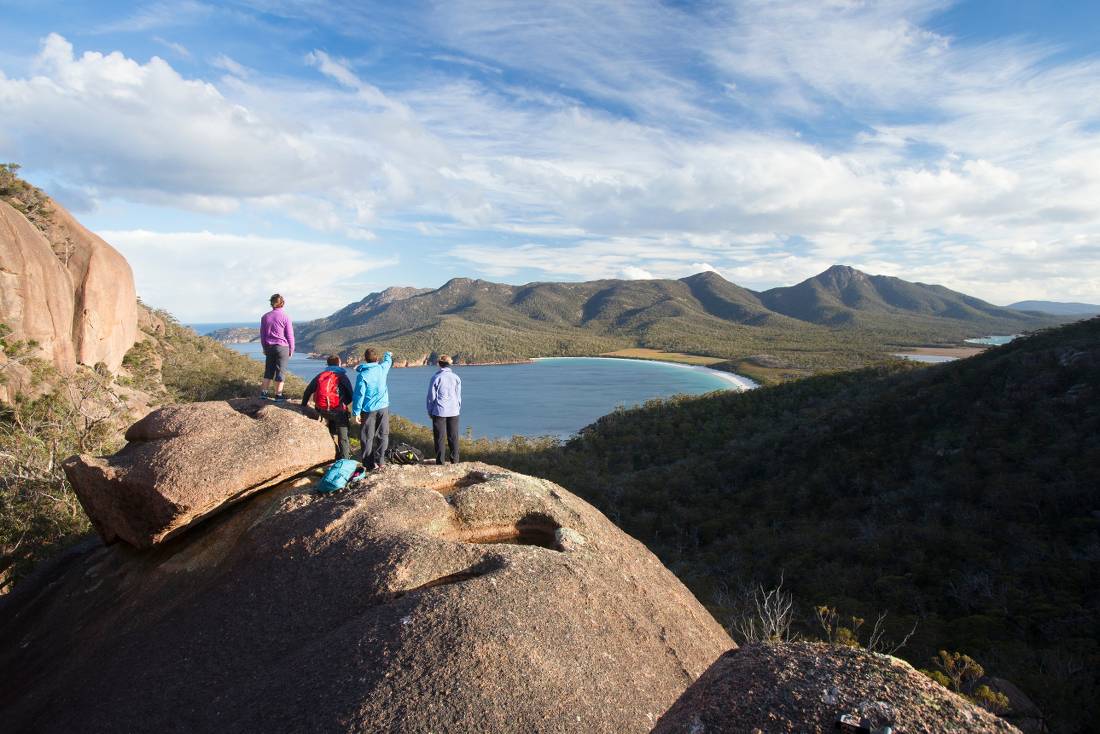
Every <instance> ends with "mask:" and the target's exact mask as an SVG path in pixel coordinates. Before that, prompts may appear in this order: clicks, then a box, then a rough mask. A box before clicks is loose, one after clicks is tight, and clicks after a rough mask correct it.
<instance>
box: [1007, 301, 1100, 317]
mask: <svg viewBox="0 0 1100 734" xmlns="http://www.w3.org/2000/svg"><path fill="white" fill-rule="evenodd" d="M1005 308H1011V309H1015V310H1017V311H1038V312H1039V313H1048V314H1053V315H1055V316H1096V315H1100V305H1097V304H1095V303H1060V302H1058V301H1019V302H1017V303H1013V304H1011V305H1009V306H1005Z"/></svg>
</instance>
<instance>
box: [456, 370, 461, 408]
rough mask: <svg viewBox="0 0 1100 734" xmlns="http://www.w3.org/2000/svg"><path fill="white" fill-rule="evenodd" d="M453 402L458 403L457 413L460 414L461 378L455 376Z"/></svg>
mask: <svg viewBox="0 0 1100 734" xmlns="http://www.w3.org/2000/svg"><path fill="white" fill-rule="evenodd" d="M455 400H457V401H458V412H459V413H461V412H462V378H461V377H459V376H458V375H455Z"/></svg>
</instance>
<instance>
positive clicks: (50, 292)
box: [0, 200, 137, 400]
mask: <svg viewBox="0 0 1100 734" xmlns="http://www.w3.org/2000/svg"><path fill="white" fill-rule="evenodd" d="M46 204H47V208H48V211H49V214H48V216H40V217H38V218H37V219H36V221H38V222H39V224H41V226H42V227H43V228H44V231H43V230H40V229H39V228H38V227H35V226H34V225H33V224H31V222H30V221H28V220H27V218H26V217H24V216H23V215H22V214H21V213H20V212H18V211H16V210H15V209H14V208H12V207H11V206H10V205H8V204H7V203H4V202H2V201H0V323H4V324H6V325H7V326H8V327H9V328H11V330H12V338H13V339H27V340H31V339H33V340H35V341H37V342H38V344H39V346H38V348H37V349H36V350H35V353H34V354H35V356H37V357H39V358H41V359H44V360H46V361H47V362H50V363H51V364H53V366H54V367H56V368H57V369H58V370H59V371H60V372H61V374H63V375H65V374H69V373H71V372H72V371H73V370H74V369H75V368H76V366H77V364H84V365H88V366H89V367H92V366H95V365H97V364H99V363H103V364H105V365H106V366H107V368H108V369H109V370H111V371H112V372H114V371H117V370H118V368H119V367H120V366H121V365H122V359H123V357H125V356H126V352H127V351H128V350H129V349H130V347H132V346H133V345H134V342H135V340H136V339H137V295H136V292H135V290H134V276H133V273H132V272H131V270H130V265H129V264H128V263H127V262H126V259H125V258H123V257H122V255H120V254H119V253H118V251H116V250H115V249H114V248H113V247H111V246H110V245H108V244H107V243H106V242H104V241H103V240H102V239H100V238H99V237H97V236H96V235H95V234H93V233H91V232H89V231H88V230H87V229H85V228H84V227H83V226H81V225H80V224H79V223H78V222H77V221H76V220H75V219H73V217H72V216H71V215H70V214H69V213H68V212H67V211H65V209H64V208H62V207H60V206H58V205H57V203H56V202H53V201H49V200H46ZM4 363H5V364H8V363H7V360H5V362H4ZM4 371H5V376H6V377H8V378H9V379H8V384H7V385H6V386H3V385H0V400H9V399H10V398H11V396H12V395H14V394H16V393H18V392H20V391H21V390H22V388H23V387H25V385H24V383H25V382H26V381H27V380H26V378H27V377H28V376H29V373H27V372H26V371H25V370H21V369H19V367H18V365H16V366H13V367H10V368H6V369H5V370H4ZM12 378H14V379H12Z"/></svg>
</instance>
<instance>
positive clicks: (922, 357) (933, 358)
mask: <svg viewBox="0 0 1100 734" xmlns="http://www.w3.org/2000/svg"><path fill="white" fill-rule="evenodd" d="M893 356H895V357H901V358H902V359H908V360H909V361H910V362H927V363H928V364H940V363H942V362H954V361H955V360H956V359H958V357H945V356H943V355H939V354H912V353H909V352H894V355H893Z"/></svg>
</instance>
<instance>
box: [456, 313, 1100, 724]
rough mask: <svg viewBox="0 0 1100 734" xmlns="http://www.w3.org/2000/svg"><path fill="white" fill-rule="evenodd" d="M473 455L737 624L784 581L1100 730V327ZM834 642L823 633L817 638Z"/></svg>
mask: <svg viewBox="0 0 1100 734" xmlns="http://www.w3.org/2000/svg"><path fill="white" fill-rule="evenodd" d="M469 455H471V456H473V455H477V456H478V458H481V459H484V460H487V461H491V462H494V463H499V464H503V465H506V466H510V467H512V468H515V469H517V470H520V471H524V472H528V473H533V474H537V475H541V476H545V477H547V478H549V479H552V480H553V481H555V482H558V483H560V484H562V485H563V486H565V487H568V488H570V489H571V490H573V491H576V492H578V493H579V494H581V495H582V496H584V497H585V498H586V499H589V500H590V501H592V502H594V503H595V504H596V505H597V506H599V507H600V508H601V509H602V510H604V511H605V512H606V513H607V514H608V515H609V516H610V517H611V518H612V519H613V520H615V522H617V523H618V524H619V525H620V526H621V527H623V528H624V529H625V530H627V531H628V532H629V533H631V534H632V535H634V536H635V537H637V538H639V539H640V540H642V541H643V542H644V543H646V544H647V545H648V546H649V547H650V548H651V549H652V550H653V551H654V552H656V553H657V554H658V555H659V556H660V557H661V559H662V560H663V561H664V562H665V563H666V564H667V565H669V567H670V568H672V569H673V570H674V571H675V572H676V573H677V575H678V576H679V577H680V578H682V579H683V580H684V581H685V582H686V583H687V584H688V585H689V586H690V587H691V588H692V589H693V590H694V591H695V592H696V594H697V595H699V596H700V598H702V599H704V600H710V601H711V602H712V608H714V609H715V610H716V612H717V613H718V615H719V616H720V618H721V616H722V615H724V614H727V613H729V611H730V609H729V608H727V607H728V605H729V603H730V599H733V598H736V597H737V595H738V594H737V592H738V591H739V590H742V589H746V588H750V587H752V586H753V585H755V584H764V585H765V586H766V587H774V586H775V585H777V584H778V583H779V582H780V580H781V579H782V581H783V584H784V587H785V588H786V589H789V590H790V591H792V592H793V594H794V599H795V601H796V604H797V610H798V615H797V617H796V619H797V620H801V621H802V622H803V625H804V626H803V627H802V629H803V630H804V631H813V629H814V627H815V626H816V622H814V621H812V620H811V617H812V616H813V615H812V610H813V608H814V607H815V606H818V605H827V606H830V607H832V608H835V609H836V610H839V612H840V614H841V615H842V617H843V615H856V616H858V617H861V618H864V619H868V620H873V619H874V618H875V617H876V616H877V614H878V613H880V612H883V611H888V612H889V617H888V618H887V621H888V636H891V637H894V638H895V639H900V638H901V637H902V636H903V634H904V632H905V631H906V630H907V629H908V628H909V627H910V626H911V625H912V623H913V622H914V621H916V622H918V627H917V632H916V634H915V635H914V637H913V639H912V640H911V641H910V644H909V645H908V646H907V647H906V648H904V649H903V650H901V651H899V653H898V654H900V655H902V656H904V657H905V658H907V659H909V660H910V661H912V662H913V663H914V664H917V665H918V666H925V667H928V664H929V659H930V658H931V657H932V656H933V655H934V654H935V652H936V650H938V649H944V648H946V649H948V650H958V651H961V652H963V653H965V654H968V655H970V656H972V657H974V658H976V659H977V660H978V661H979V662H981V663H983V664H984V665H985V666H986V668H987V670H989V671H990V672H992V673H993V674H994V675H999V676H1002V677H1005V678H1008V679H1010V680H1012V681H1014V682H1015V683H1016V684H1018V685H1019V686H1021V687H1022V688H1023V689H1024V690H1025V691H1026V692H1027V693H1028V694H1029V695H1030V696H1032V697H1033V698H1035V699H1036V700H1037V701H1038V702H1039V703H1040V704H1041V706H1042V708H1043V709H1044V711H1046V712H1047V714H1048V715H1049V716H1050V718H1051V719H1052V721H1054V723H1055V731H1061V732H1084V731H1091V730H1092V729H1093V727H1094V726H1095V722H1096V721H1097V720H1098V716H1100V710H1098V708H1097V706H1098V700H1100V697H1098V696H1097V694H1098V693H1100V687H1098V686H1100V681H1098V679H1097V671H1098V670H1100V639H1098V638H1100V591H1098V590H1100V319H1092V320H1090V321H1085V322H1079V323H1076V324H1072V325H1069V326H1065V327H1061V328H1059V329H1052V330H1048V331H1044V332H1041V333H1039V334H1037V335H1034V336H1031V337H1028V338H1024V339H1019V340H1017V341H1015V342H1013V343H1012V344H1010V345H1007V346H1004V347H999V348H996V349H992V350H989V351H988V352H986V353H983V354H981V355H979V356H976V357H972V358H970V359H966V360H961V361H959V362H955V363H950V364H945V365H939V366H935V367H909V366H904V365H894V366H889V367H880V368H873V369H866V370H861V371H855V372H849V373H842V374H835V375H829V376H819V377H812V378H808V379H805V380H801V381H799V382H795V383H791V384H787V385H781V386H777V387H772V388H765V389H761V390H756V391H752V392H749V393H743V394H737V393H723V394H713V395H710V396H705V397H700V398H690V399H688V398H685V399H677V400H672V401H668V402H663V403H654V404H651V405H648V406H646V407H643V408H640V409H636V410H631V411H624V412H618V413H614V414H611V415H609V416H606V417H605V418H602V419H601V420H600V421H598V422H597V423H596V424H595V425H593V426H591V427H590V428H589V429H586V430H585V431H584V432H582V434H581V435H580V436H578V437H577V438H575V439H574V440H572V441H571V442H569V443H568V444H567V445H565V446H564V447H562V446H558V445H556V444H554V443H553V442H546V443H540V442H538V441H533V442H531V441H520V440H515V441H512V442H511V443H510V444H504V443H498V444H488V443H482V444H480V446H478V447H477V448H476V450H475V451H473V452H469ZM818 634H820V630H818Z"/></svg>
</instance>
